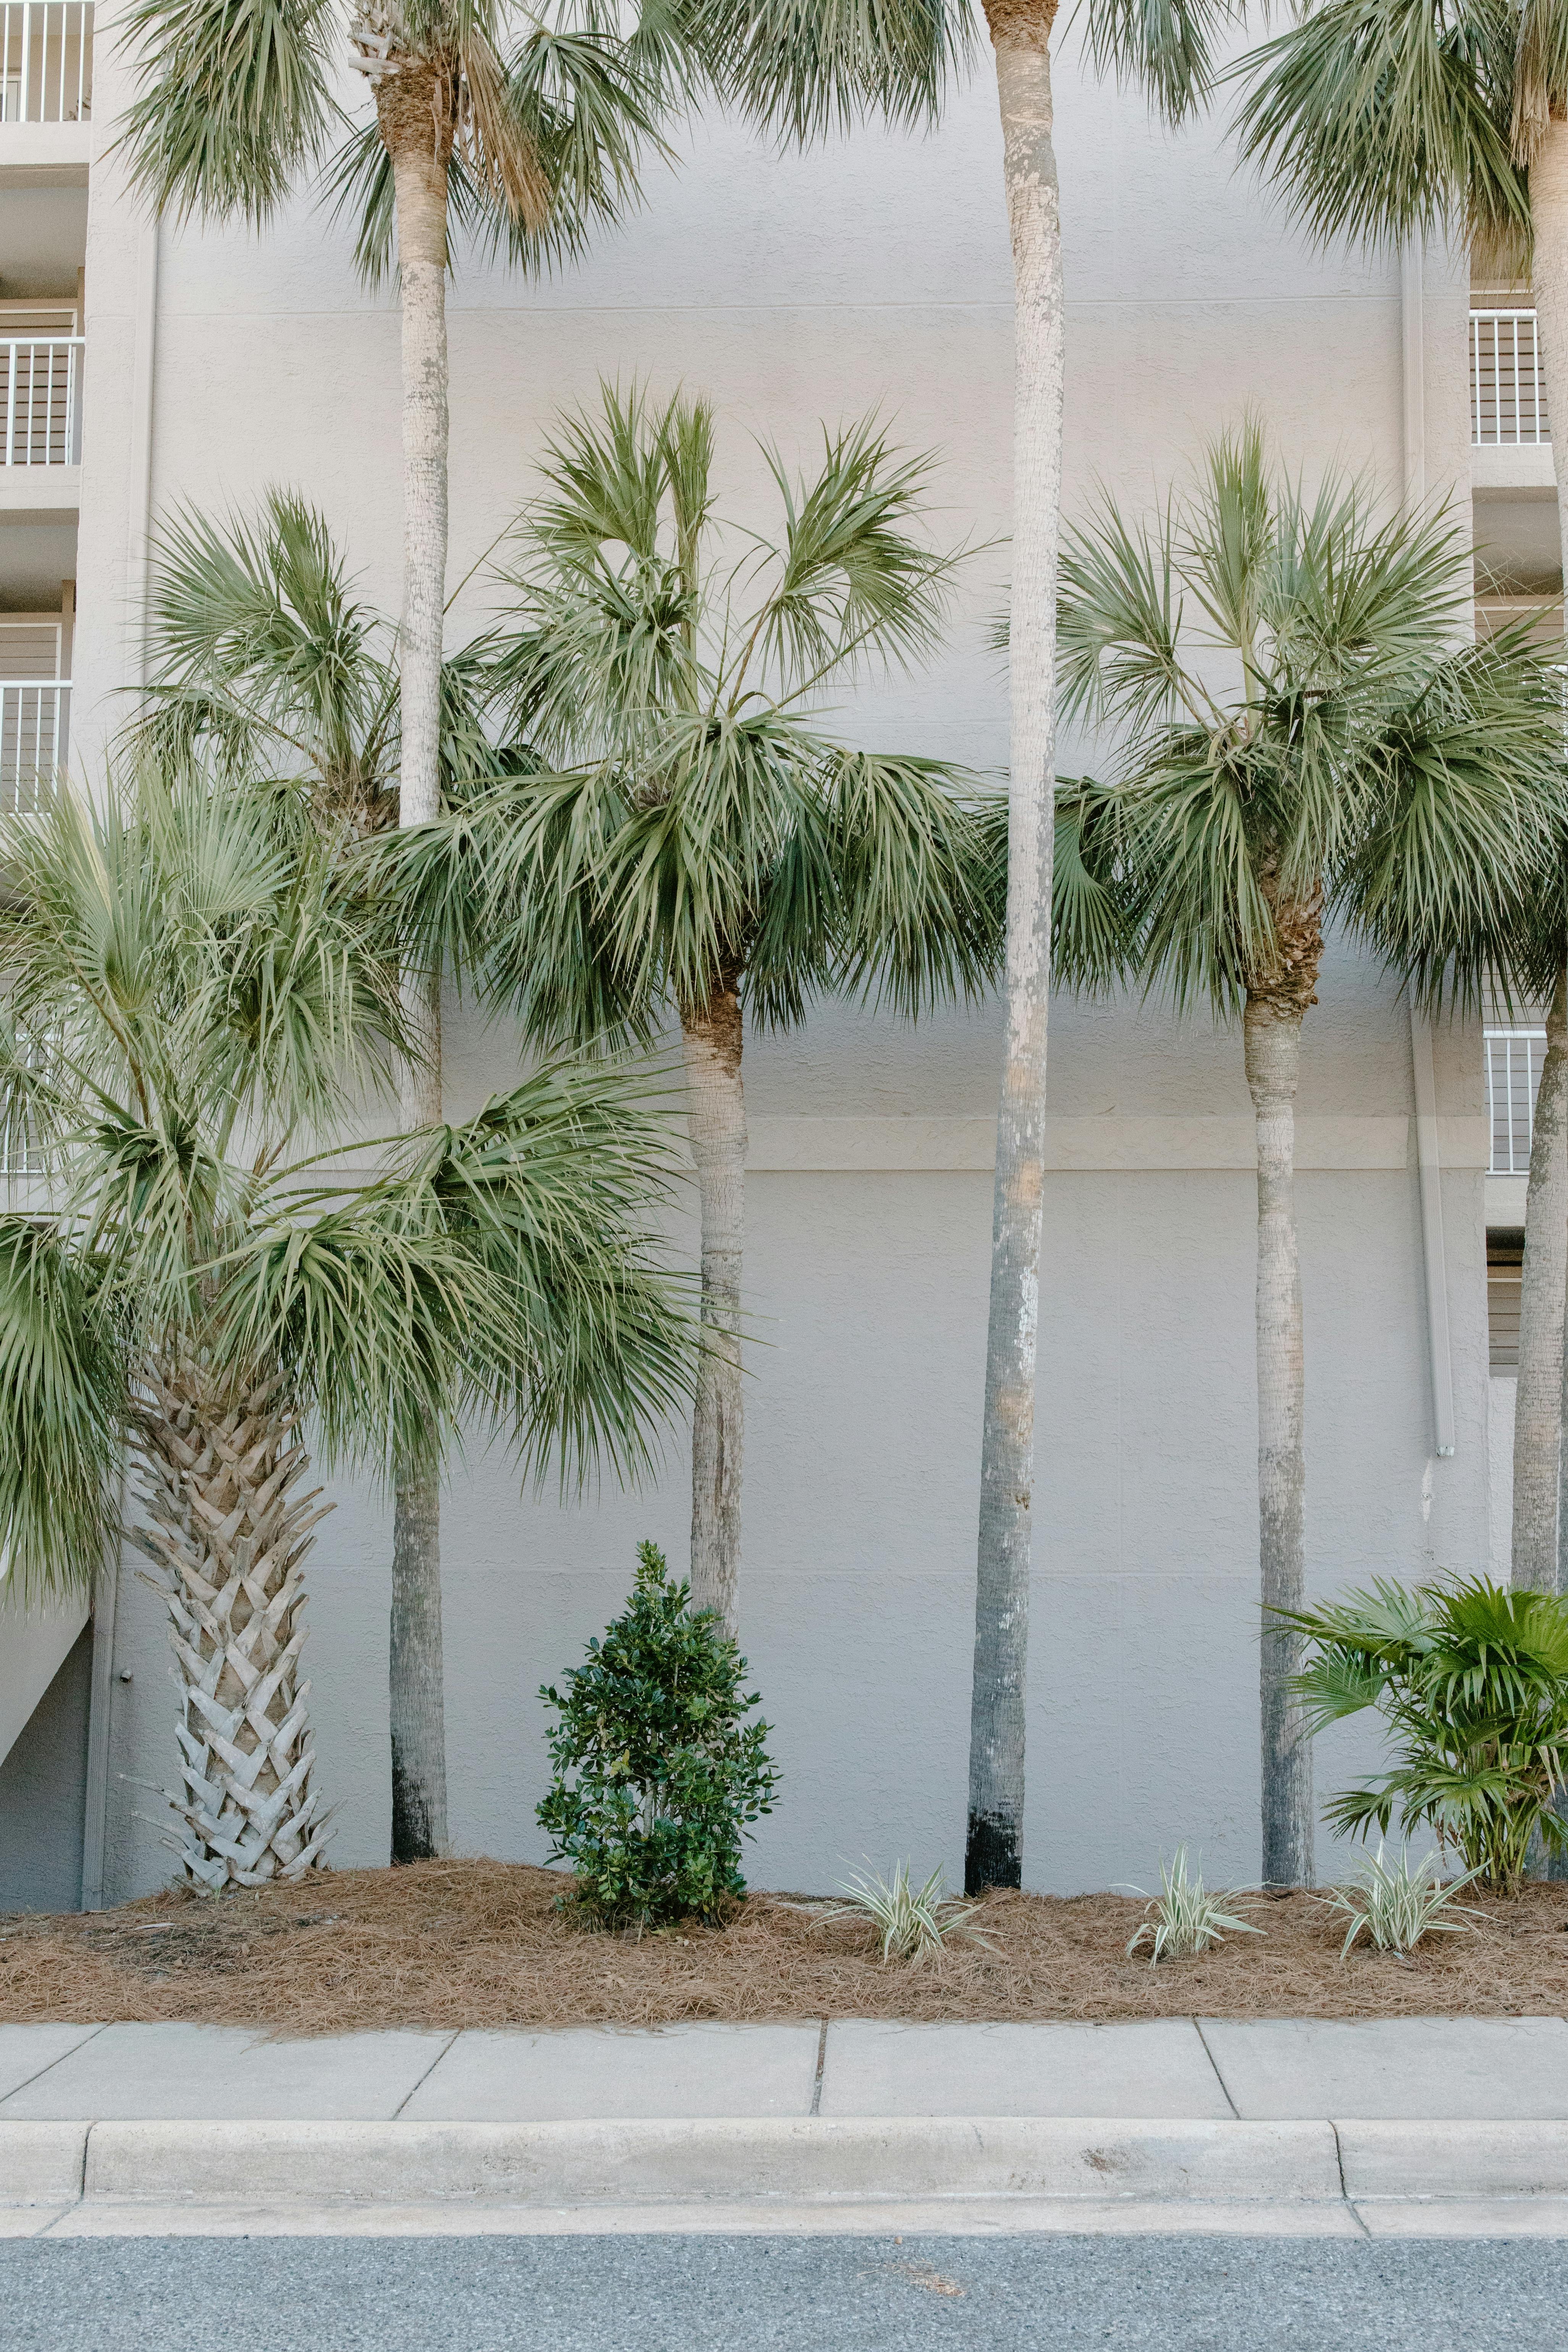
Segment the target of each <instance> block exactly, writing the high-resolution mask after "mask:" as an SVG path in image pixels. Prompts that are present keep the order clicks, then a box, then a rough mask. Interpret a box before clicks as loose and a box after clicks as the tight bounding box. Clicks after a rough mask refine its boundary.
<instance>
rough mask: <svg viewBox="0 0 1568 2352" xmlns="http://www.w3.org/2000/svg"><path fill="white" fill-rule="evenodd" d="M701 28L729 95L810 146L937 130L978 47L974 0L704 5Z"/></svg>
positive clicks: (706, 54) (696, 35) (696, 11)
mask: <svg viewBox="0 0 1568 2352" xmlns="http://www.w3.org/2000/svg"><path fill="white" fill-rule="evenodd" d="M691 26H692V37H693V41H694V46H695V47H696V48H697V51H698V54H699V56H700V58H701V59H702V62H703V64H704V66H705V68H706V69H707V71H708V73H709V75H710V77H711V79H712V81H713V83H714V86H715V87H716V89H718V90H719V92H720V94H721V97H722V98H723V99H724V100H726V101H727V102H728V103H729V104H731V105H733V106H736V107H738V108H739V109H740V110H742V113H744V114H745V115H746V116H747V117H748V118H749V119H750V120H751V121H753V122H755V123H757V124H759V125H761V126H762V127H763V128H764V129H766V130H770V131H777V132H778V133H779V134H780V135H781V136H782V137H784V138H788V139H794V140H796V141H798V142H801V143H802V144H807V143H809V142H812V141H814V140H817V139H821V138H825V137H826V136H827V134H828V133H829V132H830V131H836V130H837V131H846V130H847V129H848V128H849V127H850V125H851V124H852V123H853V122H855V121H857V120H858V117H859V116H861V115H862V114H870V115H873V116H879V117H880V118H881V119H882V120H883V121H887V122H889V123H894V124H902V125H910V126H917V125H922V124H926V123H931V122H934V121H935V120H936V117H937V113H938V111H939V109H940V107H941V104H942V98H943V96H944V95H945V93H946V91H947V89H948V88H949V86H950V85H951V84H952V81H953V80H955V79H957V77H958V76H959V75H960V74H961V73H962V72H963V68H965V66H966V65H967V64H968V62H969V59H970V58H971V56H972V54H973V47H974V43H975V27H974V19H973V13H972V11H971V10H970V8H969V7H968V6H967V5H965V0H694V5H693V8H692V16H691Z"/></svg>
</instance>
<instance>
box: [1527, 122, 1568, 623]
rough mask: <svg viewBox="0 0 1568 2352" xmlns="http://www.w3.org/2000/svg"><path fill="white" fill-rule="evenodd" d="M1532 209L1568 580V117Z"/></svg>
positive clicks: (1551, 140)
mask: <svg viewBox="0 0 1568 2352" xmlns="http://www.w3.org/2000/svg"><path fill="white" fill-rule="evenodd" d="M1530 209H1531V215H1532V217H1533V219H1534V223H1535V267H1534V277H1535V335H1536V342H1537V345H1538V347H1539V349H1540V352H1541V369H1542V375H1543V376H1544V377H1545V380H1546V410H1547V415H1549V417H1550V418H1551V420H1552V470H1553V471H1554V473H1555V474H1556V477H1557V530H1558V544H1559V548H1560V550H1561V552H1562V558H1563V580H1564V582H1565V583H1568V429H1565V428H1564V427H1563V425H1562V424H1561V423H1560V421H1559V420H1560V419H1563V418H1568V122H1565V121H1562V120H1561V119H1560V118H1559V119H1554V120H1553V121H1551V122H1549V123H1548V124H1547V126H1546V130H1545V132H1544V134H1543V136H1542V142H1541V145H1540V147H1539V148H1538V150H1537V151H1536V153H1535V154H1534V156H1533V157H1532V158H1531V165H1530Z"/></svg>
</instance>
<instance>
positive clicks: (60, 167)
mask: <svg viewBox="0 0 1568 2352" xmlns="http://www.w3.org/2000/svg"><path fill="white" fill-rule="evenodd" d="M92 23H93V8H92V5H91V0H0V180H9V181H11V182H13V183H16V182H21V183H26V182H29V181H31V182H34V183H37V184H45V185H48V184H57V185H72V184H76V185H83V184H85V183H86V180H87V170H88V163H89V160H90V156H91V148H92V132H91V121H92Z"/></svg>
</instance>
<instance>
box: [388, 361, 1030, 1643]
mask: <svg viewBox="0 0 1568 2352" xmlns="http://www.w3.org/2000/svg"><path fill="white" fill-rule="evenodd" d="M767 464H768V467H769V470H770V473H771V476H772V480H773V488H774V493H775V497H776V499H777V507H778V515H779V523H778V529H777V530H776V532H775V534H774V535H773V537H771V538H769V537H765V536H763V535H760V534H758V533H755V532H740V531H737V530H733V529H727V528H726V527H725V526H724V524H723V521H722V519H721V514H720V511H719V496H718V486H717V482H716V479H715V472H714V451H713V419H712V416H711V415H710V411H709V410H708V409H707V407H706V406H705V405H704V404H702V403H700V402H698V401H691V400H687V399H685V398H677V399H674V400H672V401H670V402H669V403H668V404H667V405H665V406H663V407H656V406H654V405H652V404H650V403H649V402H648V401H647V399H646V398H645V397H644V396H642V395H641V394H629V395H626V396H622V395H621V394H616V393H615V392H613V391H608V390H606V391H605V394H604V397H603V402H602V404H601V407H600V409H599V410H598V411H597V412H596V413H585V414H583V415H576V416H573V417H569V418H567V419H566V420H565V421H564V422H563V424H562V425H560V426H559V427H558V428H557V430H556V433H555V435H554V437H553V438H552V442H551V444H550V446H549V450H548V453H547V456H546V459H545V463H544V467H543V473H544V488H543V491H542V496H541V497H540V498H539V499H538V500H537V501H536V502H535V503H534V505H533V506H532V507H531V509H530V510H529V512H528V514H527V515H526V517H525V519H524V520H523V522H522V524H521V528H520V531H519V535H518V541H517V545H516V550H515V560H514V561H513V562H512V564H511V566H510V571H509V572H508V574H507V577H506V583H505V593H506V596H507V598H508V609H507V611H506V614H505V615H504V618H503V620H502V622H501V625H500V628H499V629H498V633H497V641H496V646H495V666H494V670H493V678H494V686H495V692H496V695H497V697H498V698H499V700H500V704H501V706H502V707H503V709H505V711H506V713H507V714H508V717H509V719H510V729H511V731H512V734H513V736H514V739H515V743H514V748H513V749H512V750H511V751H510V752H509V753H507V754H506V758H507V760H508V761H509V763H510V765H511V766H512V767H513V768H514V769H515V770H516V771H517V772H516V773H515V774H514V775H513V776H512V777H511V778H510V779H509V780H507V781H505V782H500V783H498V784H496V785H494V786H491V787H489V788H488V789H481V790H479V792H477V793H476V794H475V796H474V797H473V799H472V800H471V801H470V803H468V806H466V807H465V808H463V809H461V810H459V811H458V812H455V813H454V814H451V815H450V816H448V817H447V819H445V820H444V821H443V822H442V823H441V824H437V825H434V826H430V827H425V828H420V829H419V830H418V831H417V832H416V833H415V834H413V835H406V834H405V835H403V836H401V837H400V838H399V839H398V840H397V841H395V842H391V841H389V842H387V843H384V844H379V845H376V852H375V854H376V857H377V860H378V862H379V863H380V864H381V866H382V867H383V870H384V871H389V872H394V873H395V876H396V880H397V895H398V897H399V898H400V900H401V901H402V902H403V903H404V904H405V906H406V907H407V908H409V909H410V919H412V920H413V921H414V923H415V924H416V929H417V930H418V932H419V933H420V935H421V937H422V939H423V940H424V943H425V945H426V948H427V949H432V950H433V949H437V948H438V949H439V950H441V951H442V952H443V953H445V954H447V956H449V957H450V958H451V959H452V960H453V961H454V963H455V965H456V967H457V969H458V970H459V971H462V972H464V973H466V974H468V975H469V976H470V977H471V978H472V979H473V980H474V981H475V982H477V983H478V985H479V987H480V988H481V990H482V991H483V992H485V993H486V994H487V995H488V996H489V997H491V998H492V999H494V1000H497V1001H500V1002H504V1003H508V1004H510V1005H512V1006H514V1007H516V1008H517V1010H518V1011H519V1012H520V1013H521V1017H522V1020H523V1023H524V1025H525V1027H526V1029H527V1031H528V1033H529V1034H530V1035H531V1036H532V1037H533V1038H534V1039H535V1040H536V1041H539V1042H541V1043H546V1044H548V1043H554V1042H560V1041H571V1042H574V1043H578V1042H582V1043H585V1042H587V1041H589V1040H595V1041H600V1042H604V1041H606V1040H608V1041H615V1040H618V1039H621V1038H636V1039H637V1040H641V1041H647V1040H648V1039H650V1038H652V1037H653V1036H654V1035H655V1034H656V1033H657V1031H658V1028H659V1027H660V1025H661V1024H662V1023H664V1022H665V1021H666V1020H667V1019H668V1016H669V1015H670V1013H674V1015H675V1016H676V1017H677V1018H678V1020H679V1024H680V1029H681V1035H682V1043H683V1047H684V1050H685V1054H686V1060H687V1074H688V1082H689V1087H688V1098H689V1109H690V1114H691V1133H692V1143H693V1149H694V1152H695V1154H696V1158H697V1162H698V1174H699V1183H700V1190H701V1194H702V1202H703V1222H704V1244H703V1250H704V1302H705V1304H704V1315H705V1319H706V1322H707V1325H708V1338H709V1347H708V1349H707V1351H706V1354H705V1357H704V1365H705V1370H704V1372H703V1375H702V1379H703V1383H704V1392H706V1391H708V1390H709V1389H710V1386H711V1384H712V1383H713V1382H715V1381H718V1382H720V1384H721V1387H722V1389H723V1395H722V1397H720V1396H719V1395H718V1394H717V1392H716V1391H715V1392H714V1394H713V1395H712V1396H710V1399H709V1402H710V1404H711V1406H712V1412H711V1413H710V1412H709V1411H708V1409H707V1407H706V1406H705V1404H704V1401H703V1396H702V1395H700V1398H699V1410H698V1426H697V1441H696V1442H697V1450H698V1454H699V1463H698V1467H697V1472H696V1485H695V1488H694V1534H693V1546H694V1549H693V1567H694V1587H695V1590H696V1591H697V1593H698V1596H699V1599H700V1601H702V1602H703V1603H705V1604H708V1605H717V1606H719V1607H721V1608H722V1609H724V1610H725V1611H726V1612H727V1613H732V1610H733V1595H734V1579H735V1575H736V1572H737V1568H738V1541H739V1533H738V1530H739V1517H738V1513H739V1476H740V1413H741V1405H740V1388H739V1330H738V1325H737V1319H736V1318H738V1315H739V1312H740V1306H739V1281H740V1252H741V1239H740V1236H741V1191H742V1169H743V1161H744V1147H745V1126H744V1112H743V1107H742V1093H741V1054H742V1025H743V1022H742V1007H743V1008H744V1013H745V1015H747V1016H749V1017H750V1018H751V1019H752V1020H753V1021H760V1022H762V1023H763V1024H764V1025H775V1026H777V1025H788V1024H794V1023H795V1022H798V1021H800V1020H801V1019H802V1018H803V1017H804V1016H805V1013H806V1011H807V1008H808V1007H809V1005H810V1003H812V1001H813V999H814V998H815V997H816V996H817V995H819V994H821V993H824V992H845V993H848V994H851V995H854V996H857V997H862V998H868V999H873V1000H877V1001H881V1002H886V1003H890V1004H892V1005H893V1006H895V1007H896V1008H897V1009H898V1010H900V1011H901V1012H903V1013H908V1014H910V1015H913V1014H915V1013H919V1012H921V1010H922V1009H924V1008H925V1007H927V1006H929V1005H931V1004H932V1003H935V1002H937V1001H939V1000H941V999H944V998H949V997H952V996H954V995H963V994H966V993H972V992H977V991H979V990H981V989H983V988H984V986H985V985H986V983H987V982H988V981H989V980H990V979H991V977H992V976H993V974H994V970H995V965H996V960H997V953H998V947H999V935H1000V889H1001V882H1002V866H1003V856H1002V849H1001V843H1000V839H999V835H998V829H997V822H996V810H995V803H994V802H990V803H988V802H987V801H986V800H985V799H984V797H983V796H981V795H978V794H977V793H975V792H974V790H973V787H972V786H971V784H970V783H969V782H968V781H967V780H966V779H965V778H964V777H963V775H962V774H961V773H959V772H956V771H954V770H953V769H952V768H950V767H949V766H947V765H946V764H945V763H943V762H942V761H936V760H931V759H927V758H922V757H920V756H918V755H915V754H912V753H907V752H888V751H859V750H854V749H851V748H849V747H848V746H847V745H846V744H845V743H843V742H842V741H841V740H839V739H838V738H837V736H835V735H833V734H831V733H829V732H828V731H826V729H825V727H824V725H823V723H822V720H821V717H820V703H821V699H822V698H823V696H824V695H825V694H826V692H828V691H829V690H830V689H831V688H834V687H835V686H842V685H843V684H844V683H845V682H847V681H850V680H853V679H854V678H855V677H857V676H858V675H859V674H860V673H862V672H863V671H864V670H865V669H866V668H867V667H868V666H869V665H872V664H875V663H881V664H886V663H888V662H889V661H892V662H905V661H910V660H913V659H916V658H918V657H919V656H921V654H922V653H924V652H925V650H926V649H927V648H928V647H929V646H931V643H932V642H933V639H934V637H935V635H936V632H937V629H938V626H939V624H940V620H941V616H942V609H943V605H944V603H945V597H946V589H947V583H948V580H949V577H950V574H951V571H952V559H951V558H950V557H947V556H943V555H941V554H937V553H933V552H932V551H931V550H930V549H929V548H928V547H927V546H926V545H924V544H923V543H922V542H921V540H920V539H919V538H918V537H917V536H916V535H915V530H914V525H915V522H916V520H917V516H918V511H919V507H920V502H921V495H922V492H923V489H924V486H925V483H926V479H927V475H928V467H927V466H926V464H925V462H924V461H923V460H921V459H911V458H910V457H902V456H900V454H899V453H897V452H896V451H894V450H893V449H892V448H891V447H890V446H889V444H888V442H887V440H886V438H885V436H883V435H882V434H881V433H880V432H879V429H878V428H877V427H876V426H875V425H872V424H866V425H858V426H855V427H852V428H849V429H847V430H844V431H841V432H838V433H837V434H828V435H826V436H825V445H824V449H823V454H822V459H821V463H820V466H819V467H818V468H817V470H816V473H815V474H813V475H810V476H807V477H804V478H796V477H795V476H793V475H792V474H791V473H790V472H789V471H788V470H787V469H786V467H784V463H783V462H782V460H781V459H780V458H778V457H776V456H774V455H773V454H771V453H769V454H768V456H767ZM721 1373H722V1379H721ZM731 1374H732V1375H733V1378H732V1379H731V1377H730V1375H731ZM714 1416H717V1418H718V1420H719V1421H720V1422H721V1423H724V1424H725V1429H726V1432H727V1433H725V1434H724V1436H723V1443H722V1444H719V1442H718V1440H717V1439H715V1441H714V1443H715V1447H716V1451H715V1454H714V1457H713V1460H712V1462H711V1463H710V1464H709V1465H708V1469H707V1470H706V1471H705V1470H704V1467H703V1459H704V1456H703V1448H704V1444H705V1443H706V1438H707V1434H708V1433H710V1430H711V1428H712V1426H713V1420H714ZM720 1465H721V1466H720ZM708 1475H711V1476H712V1477H713V1478H714V1479H716V1480H717V1482H718V1486H719V1487H720V1488H721V1490H722V1491H721V1493H720V1495H719V1497H718V1499H717V1500H714V1499H713V1496H712V1495H710V1493H709V1491H708V1489H707V1488H706V1487H705V1486H704V1484H703V1480H704V1478H705V1477H706V1476H708Z"/></svg>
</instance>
